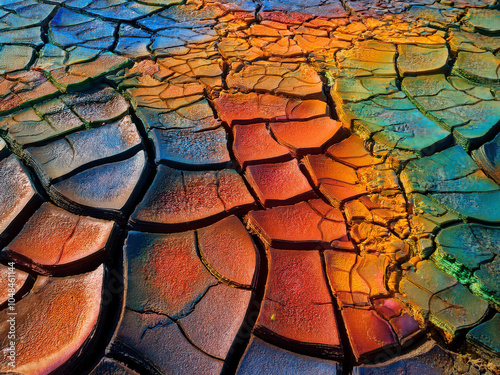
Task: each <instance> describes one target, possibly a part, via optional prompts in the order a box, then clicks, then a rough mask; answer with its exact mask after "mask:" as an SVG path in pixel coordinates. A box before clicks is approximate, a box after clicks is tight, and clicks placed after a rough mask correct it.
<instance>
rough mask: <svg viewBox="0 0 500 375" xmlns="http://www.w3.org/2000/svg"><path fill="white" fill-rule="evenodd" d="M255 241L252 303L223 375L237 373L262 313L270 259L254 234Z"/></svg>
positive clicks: (232, 347) (227, 358)
mask: <svg viewBox="0 0 500 375" xmlns="http://www.w3.org/2000/svg"><path fill="white" fill-rule="evenodd" d="M252 237H253V242H254V244H255V245H256V248H257V249H258V259H257V264H258V266H257V269H256V270H255V272H256V277H255V278H254V285H253V291H252V296H251V299H250V303H249V305H248V308H247V311H246V314H245V319H244V321H243V323H242V325H241V327H240V329H239V331H238V334H237V335H236V337H235V339H234V341H233V344H232V345H231V348H230V349H229V353H228V355H227V357H226V361H225V362H224V366H223V367H222V371H221V375H233V374H236V371H237V369H238V366H239V363H240V362H241V359H242V358H243V354H244V353H245V350H246V348H247V347H248V344H249V341H250V338H251V334H252V332H253V329H254V326H255V324H256V323H257V318H258V316H259V313H260V309H261V306H262V303H263V299H264V293H265V288H266V283H267V277H268V272H269V268H268V259H267V253H266V250H265V246H264V245H263V244H262V242H261V241H260V239H259V238H258V237H257V236H255V235H254V236H252Z"/></svg>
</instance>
